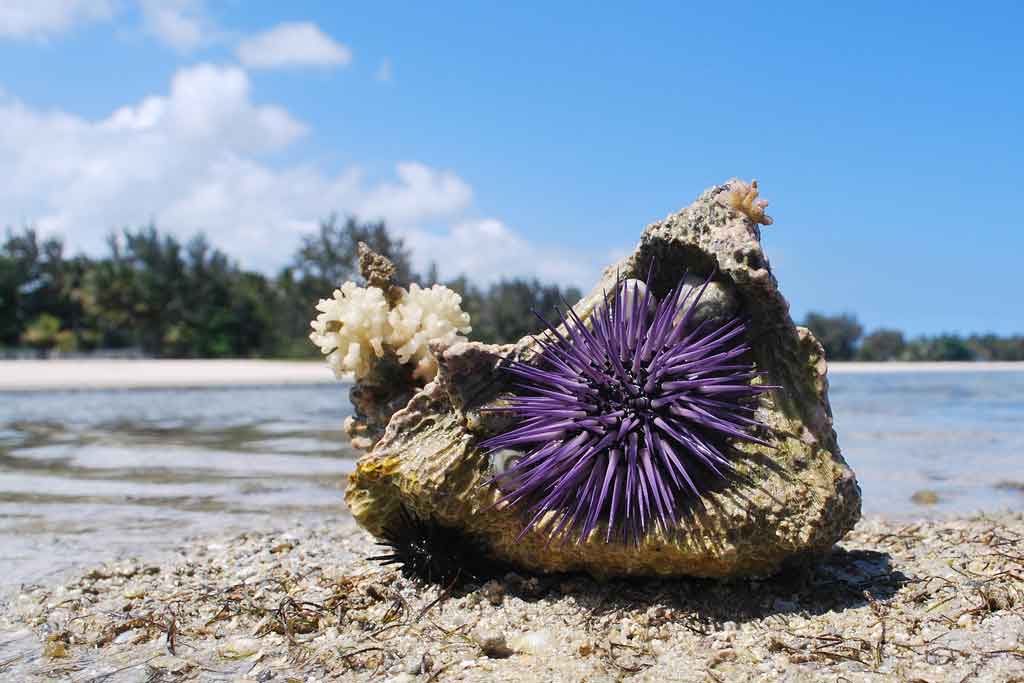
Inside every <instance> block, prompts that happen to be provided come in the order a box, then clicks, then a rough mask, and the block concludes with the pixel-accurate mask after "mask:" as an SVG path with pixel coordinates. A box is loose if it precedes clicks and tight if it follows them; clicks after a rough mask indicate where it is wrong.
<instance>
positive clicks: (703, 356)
mask: <svg viewBox="0 0 1024 683" xmlns="http://www.w3.org/2000/svg"><path fill="white" fill-rule="evenodd" d="M631 282H632V283H633V284H631V285H630V284H628V283H620V284H619V286H618V287H617V289H616V291H615V292H614V293H613V294H612V295H611V296H610V297H608V298H607V300H606V301H605V303H604V304H603V305H601V306H599V307H598V308H597V309H596V310H595V311H594V313H593V314H592V316H591V317H590V318H589V321H588V323H584V321H583V320H581V319H580V318H579V317H578V316H577V315H576V313H575V312H574V311H572V309H569V310H568V311H567V314H566V315H564V316H563V315H562V314H559V317H560V319H561V326H560V327H561V329H559V328H558V327H556V326H554V325H551V324H547V323H546V324H547V327H548V330H547V333H546V336H545V338H543V339H538V340H537V341H538V343H539V344H540V345H541V354H540V358H539V362H538V363H537V364H536V365H532V364H529V365H528V364H526V363H522V362H510V363H509V364H507V366H506V371H507V372H509V373H511V374H512V375H514V376H515V377H516V378H517V383H516V388H517V390H518V392H517V394H516V395H515V396H514V397H512V398H511V399H510V400H509V402H508V404H507V405H506V406H503V407H502V408H499V409H498V410H500V411H503V412H508V413H511V414H512V415H514V416H515V417H516V424H515V426H514V427H513V428H512V429H511V430H510V431H507V432H505V433H503V434H500V435H498V436H495V437H493V438H491V439H488V440H487V441H485V442H484V443H483V444H482V447H483V448H485V449H490V450H491V451H499V450H504V449H508V448H514V449H518V450H520V451H522V452H523V456H522V457H521V458H519V459H518V461H515V462H514V463H513V464H511V465H510V466H509V467H508V468H507V469H505V470H504V471H500V472H499V473H498V474H496V475H495V477H494V479H493V480H492V481H493V483H495V484H497V486H498V488H499V490H500V491H501V497H500V499H499V505H515V506H522V507H523V508H524V510H525V511H526V513H527V519H528V521H527V522H526V525H525V527H524V529H523V534H525V533H527V532H528V531H529V530H530V529H533V528H540V527H541V526H544V527H545V528H546V529H547V533H548V535H549V537H550V538H552V539H553V538H557V537H559V536H563V537H564V538H566V539H568V538H570V537H571V536H576V539H577V541H582V540H585V539H586V538H587V537H588V536H590V534H591V533H592V532H593V531H594V530H595V529H596V528H597V527H598V525H599V524H602V523H603V524H605V525H606V527H607V531H606V533H605V541H606V542H610V541H611V540H612V539H613V537H615V538H617V539H621V540H623V541H625V542H631V543H639V542H640V541H641V540H642V538H643V537H644V536H645V535H646V533H647V532H648V530H649V529H650V528H651V527H652V526H653V525H655V524H657V525H660V526H661V527H662V528H663V529H664V530H666V531H668V530H671V529H673V528H675V527H676V526H677V525H678V523H679V520H680V518H681V515H682V514H683V513H684V511H685V508H686V506H687V505H688V504H690V503H693V502H694V501H699V500H700V498H701V496H703V495H704V494H706V493H707V490H708V487H709V485H710V484H713V483H714V482H715V481H716V480H718V481H721V479H722V478H723V477H725V476H726V475H727V474H729V473H730V472H731V471H733V468H732V465H731V463H730V457H729V456H730V452H731V451H730V444H731V443H732V442H733V441H735V440H740V441H746V442H753V443H759V444H763V445H767V444H766V442H765V441H763V440H762V439H760V438H759V437H758V436H756V435H755V434H756V432H757V431H758V430H759V429H761V428H763V427H764V425H762V424H761V423H759V422H758V421H757V420H756V419H755V415H754V408H753V406H752V405H751V403H752V402H753V401H752V399H755V398H756V397H757V396H758V395H759V394H761V393H763V392H766V391H769V390H771V389H774V388H775V387H769V386H766V385H763V384H756V383H752V380H754V379H755V378H756V377H758V376H759V374H760V373H758V372H757V371H756V369H755V368H754V366H753V364H752V363H751V362H750V361H749V360H745V359H746V357H747V356H748V353H749V351H750V347H749V346H748V344H747V342H746V335H747V324H746V322H745V321H744V320H742V319H740V318H732V319H729V320H727V321H725V322H724V323H722V322H714V321H710V320H705V321H703V322H700V323H697V324H694V323H695V320H694V319H695V317H696V311H697V304H698V302H699V301H700V298H701V296H702V295H703V294H704V292H705V290H706V289H707V286H708V283H709V282H710V278H709V279H708V280H707V281H706V282H705V283H704V285H703V287H700V288H691V287H687V286H685V285H684V284H683V283H680V284H679V285H678V286H677V287H676V288H675V289H673V290H672V291H671V292H669V293H668V295H667V296H665V297H664V299H663V300H662V301H661V302H657V301H655V299H654V297H653V296H652V295H651V293H650V291H649V289H648V288H647V287H645V286H643V285H642V284H640V283H636V282H635V281H631ZM548 513H553V515H552V516H550V517H548V518H547V520H546V521H545V517H546V516H547V515H548ZM542 522H543V524H542Z"/></svg>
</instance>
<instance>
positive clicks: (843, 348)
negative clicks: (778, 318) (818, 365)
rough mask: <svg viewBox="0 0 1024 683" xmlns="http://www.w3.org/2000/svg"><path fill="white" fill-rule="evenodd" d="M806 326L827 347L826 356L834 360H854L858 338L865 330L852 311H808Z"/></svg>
mask: <svg viewBox="0 0 1024 683" xmlns="http://www.w3.org/2000/svg"><path fill="white" fill-rule="evenodd" d="M804 326H805V327H807V328H808V329H809V330H810V331H811V332H813V333H814V336H815V337H816V338H817V339H818V341H819V342H821V345H822V346H823V347H825V357H826V358H827V359H828V360H832V361H837V360H853V357H854V354H855V352H856V350H857V340H858V339H860V335H861V334H862V333H863V332H864V329H863V328H862V327H861V326H860V323H858V322H857V318H856V317H855V316H854V315H852V314H850V313H843V314H841V315H831V316H829V315H822V314H821V313H808V314H807V317H806V318H805V319H804Z"/></svg>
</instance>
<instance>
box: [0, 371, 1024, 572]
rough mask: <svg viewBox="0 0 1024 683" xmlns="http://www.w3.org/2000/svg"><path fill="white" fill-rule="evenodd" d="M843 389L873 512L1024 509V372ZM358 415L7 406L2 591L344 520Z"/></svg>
mask: <svg viewBox="0 0 1024 683" xmlns="http://www.w3.org/2000/svg"><path fill="white" fill-rule="evenodd" d="M831 380H832V389H831V397H832V404H833V410H834V413H835V418H836V429H837V431H838V433H839V441H840V445H841V446H842V449H843V453H844V455H845V457H846V459H847V460H848V461H849V462H850V464H851V465H852V466H853V467H854V469H855V470H856V471H857V475H858V477H859V480H860V483H861V487H862V489H863V492H864V509H865V511H866V512H868V513H882V514H886V515H889V516H898V517H913V516H918V515H942V514H954V513H964V512H973V511H976V510H989V511H995V510H1001V509H1018V510H1019V509H1024V491H1021V490H1019V489H1017V488H1014V486H1013V485H1014V484H1017V485H1018V486H1021V485H1024V372H1007V373H988V374H981V373H979V374H971V373H955V374H947V373H942V374H924V373H922V374H916V373H915V374H876V375H850V374H839V375H834V376H833V377H832V378H831ZM350 410H351V409H350V407H349V404H348V395H347V387H345V386H340V385H339V386H318V387H280V388H273V387H271V388H266V387H263V388H244V389H202V390H173V391H172V390H159V391H96V392H52V393H51V392H47V393H30V394H0V584H7V585H12V584H17V583H21V582H26V581H42V580H45V579H46V578H47V577H48V576H51V575H55V574H60V573H62V572H64V571H66V570H67V569H69V568H71V567H74V566H80V565H82V564H88V563H91V562H95V561H98V560H101V559H105V558H108V557H114V556H119V555H125V554H139V553H143V552H154V551H157V550H165V549H167V548H170V547H172V546H173V545H174V544H176V543H178V542H180V541H181V540H183V539H185V538H187V537H190V536H197V535H202V534H205V533H213V532H221V531H232V530H245V529H254V528H260V529H264V528H268V527H273V528H288V527H290V526H295V525H297V524H303V523H307V522H311V521H314V520H322V519H324V518H325V517H330V516H333V515H338V514H343V510H344V503H343V500H342V485H343V481H344V477H345V475H346V474H347V472H349V471H350V469H351V467H352V462H353V461H352V458H353V452H352V450H351V449H350V448H349V447H348V446H347V445H346V443H345V439H344V437H343V434H342V432H341V422H342V420H343V419H344V417H345V416H346V415H348V414H349V412H350ZM920 491H930V492H933V493H934V494H936V495H937V496H938V503H936V504H934V505H920V504H917V503H914V502H913V501H912V497H913V495H914V494H915V493H916V492H920Z"/></svg>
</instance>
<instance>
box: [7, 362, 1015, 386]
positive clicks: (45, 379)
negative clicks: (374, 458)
mask: <svg viewBox="0 0 1024 683" xmlns="http://www.w3.org/2000/svg"><path fill="white" fill-rule="evenodd" d="M912 372H919V373H953V372H1024V362H1021V363H1009V362H977V363H974V362H967V363H925V362H921V363H906V362H888V363H859V362H846V363H830V364H829V373H830V374H833V375H846V374H871V373H884V374H892V373H912ZM337 381H338V380H337V379H335V377H334V375H333V374H332V373H331V370H330V369H329V368H328V367H327V364H326V363H323V362H321V361H282V360H242V359H240V360H153V359H147V360H106V359H104V360H78V359H76V360H14V361H0V392H11V391H67V390H90V389H184V388H193V387H195V388H201V387H245V386H282V385H307V386H308V385H317V384H334V383H335V382H337Z"/></svg>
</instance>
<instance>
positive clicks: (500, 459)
mask: <svg viewBox="0 0 1024 683" xmlns="http://www.w3.org/2000/svg"><path fill="white" fill-rule="evenodd" d="M523 455H525V453H523V452H522V451H517V450H516V449H514V448H502V449H501V450H498V451H495V452H494V453H492V454H491V467H492V468H493V469H494V473H495V474H500V473H501V472H505V471H506V470H508V469H509V468H511V467H513V466H514V465H515V464H516V463H517V462H519V459H520V458H522V457H523Z"/></svg>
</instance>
